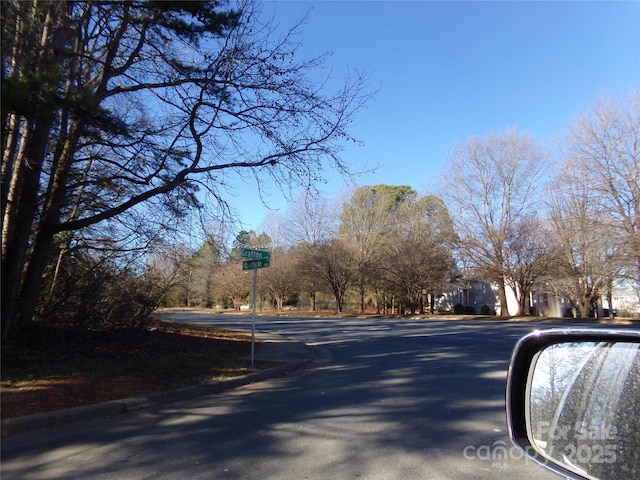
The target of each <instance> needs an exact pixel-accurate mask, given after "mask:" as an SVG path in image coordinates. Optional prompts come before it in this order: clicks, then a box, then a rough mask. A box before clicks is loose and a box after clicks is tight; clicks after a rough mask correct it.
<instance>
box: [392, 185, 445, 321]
mask: <svg viewBox="0 0 640 480" xmlns="http://www.w3.org/2000/svg"><path fill="white" fill-rule="evenodd" d="M395 218H396V221H395V224H394V227H393V229H392V236H393V241H392V242H389V243H388V244H387V245H386V246H385V248H384V251H383V258H384V260H383V265H384V269H383V272H382V277H383V278H385V279H386V280H387V281H388V282H389V283H391V284H393V285H396V287H397V288H399V291H400V293H401V294H403V296H404V297H405V298H406V299H407V301H408V303H409V308H410V309H411V313H412V314H414V313H415V312H416V309H417V307H418V305H420V307H421V311H423V309H424V303H423V302H424V300H425V295H427V294H429V295H430V296H431V298H432V301H431V304H432V305H433V294H434V293H435V292H436V291H439V290H441V289H443V288H444V287H445V285H446V284H447V282H448V281H449V279H450V278H451V275H452V273H453V270H454V267H455V261H454V258H453V255H452V253H451V252H452V246H453V244H454V241H455V235H454V229H453V221H452V220H451V217H450V216H449V213H448V211H447V209H446V207H445V206H444V203H443V202H442V200H441V199H440V198H438V197H435V196H430V195H428V196H425V197H422V198H419V199H416V200H414V199H408V200H406V201H404V202H403V203H402V204H401V205H400V206H399V207H398V209H397V211H396V213H395Z"/></svg>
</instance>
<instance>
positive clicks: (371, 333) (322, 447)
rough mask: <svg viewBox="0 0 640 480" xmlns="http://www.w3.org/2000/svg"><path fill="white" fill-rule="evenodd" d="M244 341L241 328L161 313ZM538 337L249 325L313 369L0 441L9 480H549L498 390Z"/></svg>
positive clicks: (478, 325)
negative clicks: (285, 342)
mask: <svg viewBox="0 0 640 480" xmlns="http://www.w3.org/2000/svg"><path fill="white" fill-rule="evenodd" d="M162 318H166V319H170V320H173V321H188V322H191V323H198V324H207V325H218V326H224V327H228V328H241V329H244V330H250V328H251V317H250V316H234V315H212V314H201V313H189V312H184V313H167V314H163V316H162ZM550 326H551V325H549V324H540V325H537V324H535V323H516V322H501V321H491V320H490V321H486V320H468V321H456V320H411V319H381V318H366V319H360V318H341V319H334V318H304V319H301V318H293V317H263V316H258V318H257V322H256V329H257V330H258V331H264V332H269V333H273V334H278V335H283V336H285V337H292V338H295V339H298V340H301V341H303V342H305V343H307V344H308V345H310V346H311V347H312V348H313V351H314V356H315V360H314V361H313V362H312V363H311V364H309V365H308V366H307V367H306V368H305V369H303V370H299V371H297V372H295V373H292V374H290V375H287V376H282V377H280V378H276V379H272V380H267V381H264V382H259V383H255V384H250V385H247V386H244V387H240V388H237V389H235V390H232V391H229V392H225V393H221V394H214V395H207V396H201V397H196V398H193V399H190V400H186V401H182V402H179V403H173V404H168V405H164V406H161V407H156V408H151V409H148V410H144V411H139V412H135V413H130V414H124V415H119V416H117V417H114V418H107V419H96V420H92V421H88V422H82V423H75V424H71V425H67V426H64V427H60V428H56V429H53V430H48V431H44V432H42V431H41V432H33V433H25V434H20V435H15V436H12V437H9V438H5V439H3V441H2V478H3V479H4V480H8V479H24V480H27V479H44V478H65V479H86V478H101V479H102V478H104V479H108V478H113V479H116V478H117V479H143V478H154V479H155V478H161V479H183V478H202V479H218V478H220V479H347V478H361V479H372V480H376V479H399V478H403V479H483V478H491V479H505V480H506V479H513V478H518V477H519V478H528V479H540V480H542V479H554V478H557V477H556V476H555V475H554V474H552V473H550V472H547V471H546V470H545V469H544V468H542V467H540V466H538V465H537V464H534V463H533V462H532V461H529V460H526V459H524V458H522V456H521V454H520V452H519V451H518V450H516V449H515V448H514V447H512V445H511V443H510V441H509V439H508V435H507V431H506V420H505V412H504V405H505V401H504V396H505V380H506V372H507V367H508V361H509V357H510V354H511V350H512V348H513V346H514V344H515V342H516V341H517V339H518V338H520V337H521V336H523V335H524V334H526V333H528V332H530V331H531V330H533V329H535V328H549V327H550Z"/></svg>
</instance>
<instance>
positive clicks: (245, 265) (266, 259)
mask: <svg viewBox="0 0 640 480" xmlns="http://www.w3.org/2000/svg"><path fill="white" fill-rule="evenodd" d="M240 256H241V257H242V258H248V259H249V260H245V261H243V262H242V270H253V318H252V322H251V366H253V357H254V352H255V344H256V298H257V293H258V269H259V268H266V267H268V266H269V265H270V263H271V252H267V251H265V250H255V249H253V248H243V249H242V250H240Z"/></svg>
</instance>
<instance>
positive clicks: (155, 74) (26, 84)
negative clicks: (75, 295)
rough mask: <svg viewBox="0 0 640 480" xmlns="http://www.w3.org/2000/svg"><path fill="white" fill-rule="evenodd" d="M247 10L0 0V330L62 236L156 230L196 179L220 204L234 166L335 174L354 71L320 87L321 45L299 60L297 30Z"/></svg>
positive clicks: (281, 180) (182, 204)
mask: <svg viewBox="0 0 640 480" xmlns="http://www.w3.org/2000/svg"><path fill="white" fill-rule="evenodd" d="M260 8H261V4H260V3H258V2H254V1H253V0H240V1H238V2H233V3H228V2H225V1H193V2H156V1H142V0H140V1H129V2H98V1H67V2H58V1H39V2H22V1H6V2H2V20H3V32H2V90H3V102H2V122H3V123H2V148H3V160H2V183H3V185H2V329H3V339H4V338H6V335H7V333H8V327H9V326H10V325H11V324H12V323H13V322H14V321H16V320H24V321H28V320H30V319H31V317H32V315H33V313H34V312H35V309H36V303H37V298H38V293H39V291H40V286H41V279H42V276H43V273H44V272H45V269H46V267H47V262H48V260H49V258H50V256H51V255H52V254H53V253H54V252H53V247H54V244H55V239H56V238H57V237H58V236H59V235H60V234H61V233H63V232H79V231H82V232H83V234H82V238H83V241H85V242H88V240H89V239H90V240H92V241H91V242H90V245H91V246H100V247H103V246H104V245H105V244H107V243H108V244H113V243H114V240H115V241H117V240H119V239H123V238H125V237H127V235H134V236H141V235H142V234H143V233H146V234H148V235H149V236H153V228H148V226H149V224H150V223H151V222H152V221H156V222H157V224H158V225H166V224H167V223H168V222H169V221H170V218H171V217H172V216H173V217H175V216H179V215H180V214H182V213H184V212H185V211H188V210H189V209H190V208H194V207H198V205H199V203H198V202H199V199H200V198H201V197H199V196H198V195H196V194H197V192H198V190H203V189H204V191H205V192H208V193H209V194H210V196H211V198H215V199H217V200H218V201H220V202H221V203H222V204H224V203H225V202H224V198H225V193H226V188H228V187H229V185H230V183H231V182H233V179H234V176H235V175H239V176H244V175H248V176H249V177H252V176H253V177H255V179H256V181H257V182H258V183H259V182H260V179H263V178H269V177H271V178H273V179H275V181H276V182H277V183H278V184H280V185H284V186H287V187H289V186H291V185H303V186H305V185H309V184H313V183H315V182H316V181H318V179H319V176H320V175H321V172H322V171H326V168H327V167H330V168H332V169H337V170H338V171H341V172H347V168H346V167H345V164H344V163H343V162H342V161H341V159H340V158H339V156H338V153H339V150H340V145H341V142H342V141H344V140H351V137H350V136H349V134H348V132H347V127H348V126H349V124H350V122H351V120H352V119H353V116H354V114H355V113H356V112H357V111H358V109H359V108H360V107H361V106H362V105H363V104H364V103H365V102H366V101H367V99H368V98H369V93H367V92H365V91H364V89H363V87H364V84H365V79H364V78H363V77H362V76H361V75H356V76H354V77H353V78H347V79H346V81H345V83H344V85H343V87H341V88H340V89H339V90H338V91H337V92H327V91H326V90H325V89H323V88H322V85H325V83H323V82H318V81H317V80H318V77H317V70H318V68H319V67H321V66H322V64H323V60H324V57H318V58H311V59H306V58H300V56H299V53H298V52H297V47H298V46H299V39H298V38H297V37H296V35H297V33H296V27H295V26H294V28H293V29H291V30H290V31H289V32H286V33H285V34H283V35H281V36H276V35H275V34H274V29H273V28H272V26H271V25H270V24H268V23H264V22H263V21H262V20H261V18H263V17H262V16H261V12H260ZM146 229H148V230H150V231H149V232H145V230H146ZM69 238H74V236H73V235H70V236H69ZM76 238H77V237H76Z"/></svg>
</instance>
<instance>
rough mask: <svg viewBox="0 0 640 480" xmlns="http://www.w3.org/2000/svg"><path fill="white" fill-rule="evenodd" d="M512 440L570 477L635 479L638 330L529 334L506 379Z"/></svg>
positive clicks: (639, 429)
mask: <svg viewBox="0 0 640 480" xmlns="http://www.w3.org/2000/svg"><path fill="white" fill-rule="evenodd" d="M507 423H508V426H509V434H510V436H511V439H512V441H513V442H514V443H515V444H516V445H517V446H518V447H520V448H521V449H522V450H523V451H524V452H525V453H526V454H527V455H528V456H529V457H530V458H533V459H534V460H536V461H537V462H538V463H540V464H542V465H544V466H545V467H547V468H548V469H550V470H552V471H554V472H556V473H558V474H560V475H563V476H565V477H566V478H577V479H622V478H640V332H638V331H635V330H623V329H620V330H616V331H611V330H596V329H566V330H564V329H563V330H546V331H539V332H534V333H532V334H530V335H527V336H526V337H524V338H523V339H521V340H520V341H519V342H518V344H517V345H516V347H515V349H514V351H513V354H512V357H511V364H510V366H509V373H508V377H507Z"/></svg>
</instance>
